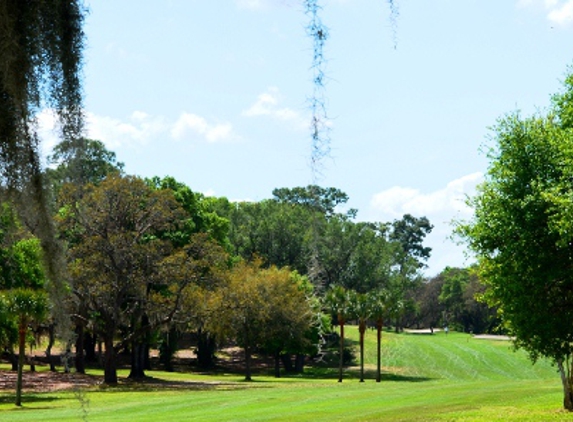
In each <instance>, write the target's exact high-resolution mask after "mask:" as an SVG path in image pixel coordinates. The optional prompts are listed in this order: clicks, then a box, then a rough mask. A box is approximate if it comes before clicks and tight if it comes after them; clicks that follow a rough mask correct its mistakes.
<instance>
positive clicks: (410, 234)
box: [389, 214, 433, 332]
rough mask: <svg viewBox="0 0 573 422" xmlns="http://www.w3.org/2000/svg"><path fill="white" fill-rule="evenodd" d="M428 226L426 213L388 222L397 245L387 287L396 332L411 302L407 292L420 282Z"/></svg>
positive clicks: (429, 226)
mask: <svg viewBox="0 0 573 422" xmlns="http://www.w3.org/2000/svg"><path fill="white" fill-rule="evenodd" d="M432 228H433V226H432V225H431V224H430V222H429V220H428V219H427V218H426V217H420V218H418V217H414V216H412V215H410V214H405V215H404V216H403V217H402V219H401V220H394V222H393V223H392V230H391V231H390V234H389V239H390V240H391V241H394V242H397V244H398V247H397V248H396V249H395V258H394V263H395V264H394V271H393V275H392V277H391V280H390V283H389V291H390V294H391V295H392V297H393V299H392V303H393V306H392V309H391V310H392V312H391V315H392V316H393V317H394V319H395V323H396V332H398V331H400V329H401V328H402V327H401V325H402V316H403V315H404V313H405V312H406V310H407V309H408V308H411V307H412V306H413V305H414V302H413V300H412V298H411V293H412V292H413V291H414V290H415V289H416V288H417V287H419V286H420V283H421V278H422V277H421V274H420V270H421V269H422V268H424V266H425V261H426V260H427V259H428V258H429V257H430V253H431V248H429V247H425V246H423V241H424V238H425V237H426V235H427V234H429V233H430V232H431V231H432Z"/></svg>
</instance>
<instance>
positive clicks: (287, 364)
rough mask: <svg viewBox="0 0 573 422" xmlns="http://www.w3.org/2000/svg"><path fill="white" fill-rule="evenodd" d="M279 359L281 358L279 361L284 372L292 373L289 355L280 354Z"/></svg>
mask: <svg viewBox="0 0 573 422" xmlns="http://www.w3.org/2000/svg"><path fill="white" fill-rule="evenodd" d="M280 358H281V361H282V363H283V366H284V367H285V372H286V373H287V374H290V373H292V372H294V367H293V366H292V359H291V355H290V354H288V353H283V354H281V356H280Z"/></svg>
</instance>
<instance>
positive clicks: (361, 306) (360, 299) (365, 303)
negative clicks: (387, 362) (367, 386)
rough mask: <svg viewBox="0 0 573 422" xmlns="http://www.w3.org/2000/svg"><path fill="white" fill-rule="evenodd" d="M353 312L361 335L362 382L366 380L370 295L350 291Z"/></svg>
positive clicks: (370, 312) (370, 307) (370, 313)
mask: <svg viewBox="0 0 573 422" xmlns="http://www.w3.org/2000/svg"><path fill="white" fill-rule="evenodd" d="M349 300H350V308H351V314H352V316H353V317H354V318H356V319H357V320H358V333H359V335H360V340H359V344H360V382H364V333H365V332H366V326H367V324H368V320H369V319H370V317H371V315H372V304H371V301H370V297H369V296H368V295H367V294H365V293H356V292H354V291H352V290H351V291H350V292H349Z"/></svg>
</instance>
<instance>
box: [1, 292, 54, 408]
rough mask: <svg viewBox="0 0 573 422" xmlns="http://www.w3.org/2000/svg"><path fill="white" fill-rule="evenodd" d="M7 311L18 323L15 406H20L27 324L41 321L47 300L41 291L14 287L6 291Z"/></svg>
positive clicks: (44, 313) (45, 310)
mask: <svg viewBox="0 0 573 422" xmlns="http://www.w3.org/2000/svg"><path fill="white" fill-rule="evenodd" d="M7 303H8V311H9V313H10V314H11V315H13V316H14V317H16V320H17V323H18V378H17V381H16V406H22V371H23V367H24V354H25V353H26V334H28V325H29V324H30V323H32V322H34V321H41V320H42V319H44V317H45V316H46V313H47V311H48V300H47V297H46V294H45V293H44V292H43V291H38V290H32V289H25V288H20V289H14V290H10V291H8V293H7Z"/></svg>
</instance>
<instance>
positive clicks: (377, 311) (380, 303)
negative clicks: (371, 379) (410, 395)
mask: <svg viewBox="0 0 573 422" xmlns="http://www.w3.org/2000/svg"><path fill="white" fill-rule="evenodd" d="M369 302H370V316H371V318H372V319H374V321H376V339H377V343H376V347H377V351H376V382H380V379H381V375H380V374H381V359H380V357H381V349H382V347H381V345H382V327H383V325H384V316H385V315H386V312H387V308H388V292H387V291H385V290H380V291H377V292H372V293H370V295H369Z"/></svg>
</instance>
